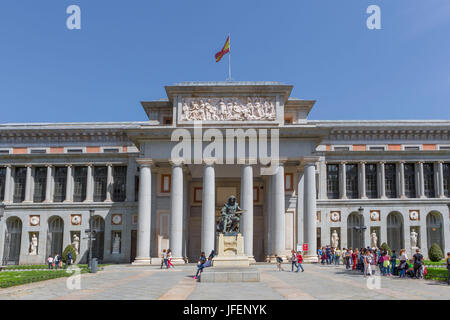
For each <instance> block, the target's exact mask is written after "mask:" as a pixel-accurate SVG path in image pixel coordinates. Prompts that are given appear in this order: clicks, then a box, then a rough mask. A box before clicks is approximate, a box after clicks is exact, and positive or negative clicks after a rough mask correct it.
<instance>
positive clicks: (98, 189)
mask: <svg viewBox="0 0 450 320" xmlns="http://www.w3.org/2000/svg"><path fill="white" fill-rule="evenodd" d="M107 176H108V168H107V167H94V202H103V201H105V200H106V179H107Z"/></svg>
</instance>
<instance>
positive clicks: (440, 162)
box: [435, 160, 445, 164]
mask: <svg viewBox="0 0 450 320" xmlns="http://www.w3.org/2000/svg"><path fill="white" fill-rule="evenodd" d="M435 162H436V163H437V164H444V162H445V161H444V160H437V161H435Z"/></svg>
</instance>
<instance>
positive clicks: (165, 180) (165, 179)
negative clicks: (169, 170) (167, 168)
mask: <svg viewBox="0 0 450 320" xmlns="http://www.w3.org/2000/svg"><path fill="white" fill-rule="evenodd" d="M170 182H171V181H170V174H162V175H161V192H162V193H168V192H170V187H171V185H170Z"/></svg>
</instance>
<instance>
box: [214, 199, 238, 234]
mask: <svg viewBox="0 0 450 320" xmlns="http://www.w3.org/2000/svg"><path fill="white" fill-rule="evenodd" d="M220 213H221V217H220V220H219V222H218V224H217V231H218V232H223V233H239V232H240V220H241V214H242V213H244V210H242V209H241V208H239V205H238V203H237V202H236V197H235V196H230V197H229V198H228V201H227V203H225V204H224V206H223V208H222V210H221V212H220Z"/></svg>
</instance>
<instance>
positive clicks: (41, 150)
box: [30, 149, 47, 154]
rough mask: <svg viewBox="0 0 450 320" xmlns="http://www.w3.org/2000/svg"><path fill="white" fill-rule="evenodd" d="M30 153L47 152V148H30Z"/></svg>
mask: <svg viewBox="0 0 450 320" xmlns="http://www.w3.org/2000/svg"><path fill="white" fill-rule="evenodd" d="M30 153H31V154H43V153H47V150H45V149H31V150H30Z"/></svg>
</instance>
